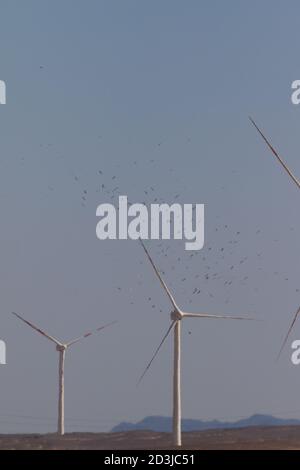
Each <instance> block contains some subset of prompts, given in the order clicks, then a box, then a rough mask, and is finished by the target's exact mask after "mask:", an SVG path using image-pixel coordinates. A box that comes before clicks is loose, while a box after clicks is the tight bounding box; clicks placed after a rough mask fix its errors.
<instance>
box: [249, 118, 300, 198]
mask: <svg viewBox="0 0 300 470" xmlns="http://www.w3.org/2000/svg"><path fill="white" fill-rule="evenodd" d="M249 119H250V121H251V122H252V124H253V126H254V127H255V129H256V130H257V131H258V132H259V134H260V135H261V137H262V138H263V140H264V141H265V143H266V144H267V146H268V147H269V149H270V150H271V152H272V153H273V155H275V157H276V158H277V160H278V161H279V163H280V165H281V166H282V167H283V168H284V170H285V171H286V172H287V174H288V175H289V176H290V178H292V180H293V181H294V183H296V185H297V186H298V188H299V189H300V182H299V180H298V179H297V178H296V176H295V175H294V174H293V173H292V171H291V170H290V169H289V167H288V166H287V165H286V164H285V162H284V161H283V160H282V158H281V157H280V155H279V154H278V152H277V151H276V150H275V149H274V147H273V146H272V145H271V143H270V142H269V141H268V139H267V138H266V137H265V136H264V134H263V133H262V131H261V130H260V128H259V127H258V125H257V124H256V123H255V121H254V120H253V119H252V118H251V117H249Z"/></svg>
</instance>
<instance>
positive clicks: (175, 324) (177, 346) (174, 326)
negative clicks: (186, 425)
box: [138, 239, 252, 447]
mask: <svg viewBox="0 0 300 470" xmlns="http://www.w3.org/2000/svg"><path fill="white" fill-rule="evenodd" d="M140 243H141V245H142V247H143V249H144V251H145V253H146V255H147V257H148V260H149V261H150V263H151V265H152V267H153V269H154V271H155V273H156V275H157V277H158V279H159V281H160V283H161V285H162V288H163V289H164V291H165V292H166V294H167V296H168V298H169V300H170V303H171V305H172V308H173V310H172V311H171V324H170V326H169V328H168V330H167V332H166V333H165V335H164V337H163V339H162V340H161V342H160V344H159V346H158V348H157V349H156V351H155V352H154V355H153V356H152V358H151V360H150V362H149V363H148V365H147V367H146V369H145V370H144V372H143V374H142V375H141V377H140V379H139V381H138V384H139V383H140V382H141V381H142V379H143V378H144V376H145V374H146V373H147V371H148V370H149V369H150V367H151V365H152V363H153V361H154V359H155V358H156V356H157V354H158V353H159V351H160V349H161V347H162V345H163V344H164V342H165V341H166V339H167V337H168V336H169V334H170V333H171V331H172V330H174V364H173V368H174V369H173V444H174V446H176V447H180V446H181V445H182V439H181V321H182V320H183V319H184V318H210V319H229V320H252V319H251V318H247V317H233V316H224V315H209V314H207V313H189V312H184V311H182V310H181V309H180V308H179V307H178V305H177V304H176V302H175V299H174V297H173V295H172V294H171V292H170V290H169V288H168V287H167V285H166V283H165V281H164V280H163V278H162V277H161V275H160V273H159V271H158V269H157V268H156V266H155V264H154V262H153V260H152V258H151V256H150V254H149V252H148V251H147V249H146V247H145V245H144V244H143V242H142V240H141V239H140Z"/></svg>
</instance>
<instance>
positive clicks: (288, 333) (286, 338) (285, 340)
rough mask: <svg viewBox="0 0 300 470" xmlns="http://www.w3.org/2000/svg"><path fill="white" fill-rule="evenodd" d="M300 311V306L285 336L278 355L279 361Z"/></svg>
mask: <svg viewBox="0 0 300 470" xmlns="http://www.w3.org/2000/svg"><path fill="white" fill-rule="evenodd" d="M299 313H300V307H299V308H298V310H297V312H296V315H295V316H294V318H293V321H292V324H291V326H290V328H289V331H288V332H287V335H286V337H285V339H284V342H283V345H282V346H281V349H280V351H279V354H278V356H277V361H278V359H279V358H280V356H281V353H282V351H283V349H284V347H285V345H286V343H287V340H288V339H289V336H290V334H291V331H292V329H293V327H294V325H295V323H296V320H297V318H298V315H299Z"/></svg>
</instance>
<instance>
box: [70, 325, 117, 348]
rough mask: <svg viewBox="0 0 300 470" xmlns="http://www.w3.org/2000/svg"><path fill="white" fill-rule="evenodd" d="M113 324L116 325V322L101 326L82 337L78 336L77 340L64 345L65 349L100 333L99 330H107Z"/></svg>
mask: <svg viewBox="0 0 300 470" xmlns="http://www.w3.org/2000/svg"><path fill="white" fill-rule="evenodd" d="M115 323H117V321H113V322H111V323H107V324H106V325H103V326H100V327H99V328H96V329H95V330H93V331H90V332H88V333H85V334H84V335H82V336H79V338H76V339H73V340H72V341H70V342H69V343H67V344H66V346H67V347H69V346H72V345H73V344H76V343H78V342H79V341H81V340H83V339H85V338H88V337H89V336H92V335H93V334H95V333H97V332H99V331H101V330H104V328H107V327H108V326H111V325H114V324H115Z"/></svg>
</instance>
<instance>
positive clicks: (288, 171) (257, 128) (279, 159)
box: [249, 117, 300, 360]
mask: <svg viewBox="0 0 300 470" xmlns="http://www.w3.org/2000/svg"><path fill="white" fill-rule="evenodd" d="M249 119H250V121H251V122H252V124H253V126H254V127H255V128H256V130H257V131H258V132H259V134H260V135H261V137H262V138H263V140H264V141H265V143H266V144H267V146H268V147H269V149H270V150H271V152H272V153H273V155H275V157H276V158H277V160H278V161H279V163H280V164H281V166H282V167H283V168H284V170H285V171H286V172H287V174H288V175H289V176H290V178H291V179H292V181H293V182H294V183H295V184H296V185H297V187H298V188H299V189H300V182H299V180H298V179H297V178H296V176H295V175H294V174H293V173H292V171H291V170H290V169H289V167H288V166H287V165H286V164H285V162H284V160H283V159H282V158H281V157H280V155H279V154H278V152H277V151H276V150H275V149H274V147H273V146H272V145H271V143H270V142H269V140H268V139H267V138H266V137H265V135H264V134H263V133H262V131H261V130H260V128H259V127H258V125H257V124H256V122H255V121H254V120H253V119H252V118H251V117H249ZM299 315H300V308H298V310H297V312H296V314H295V316H294V318H293V321H292V323H291V326H290V328H289V330H288V332H287V335H286V337H285V339H284V342H283V344H282V346H281V349H280V351H279V354H278V356H277V360H278V359H279V357H280V356H281V353H282V351H283V349H284V347H285V345H286V343H287V340H288V338H289V336H290V334H291V332H292V329H293V327H294V325H295V323H296V320H297V318H298V316H299Z"/></svg>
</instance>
